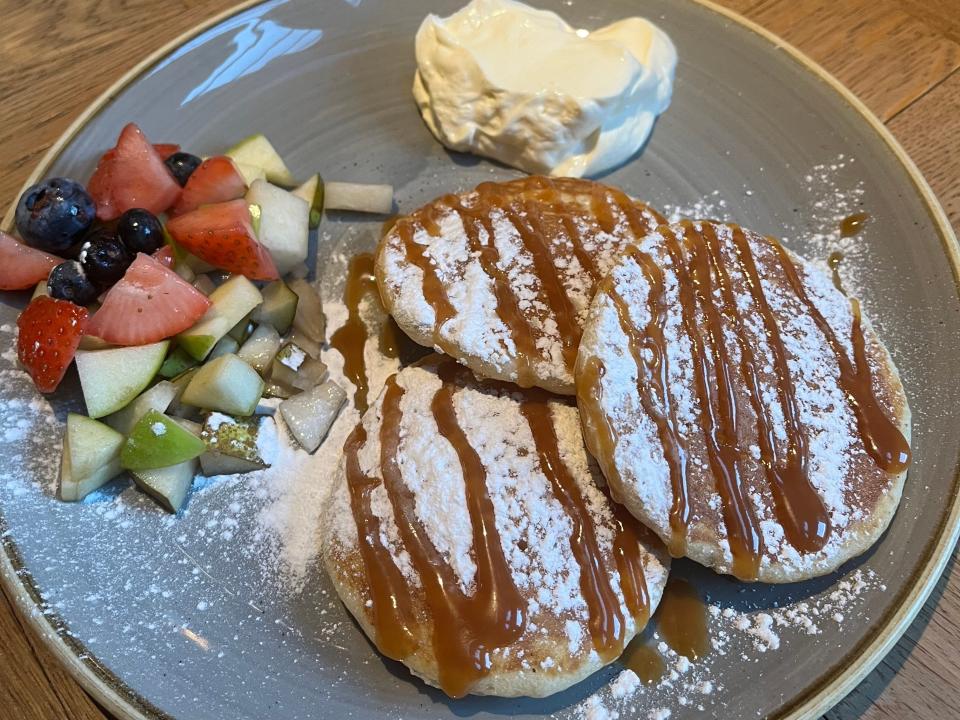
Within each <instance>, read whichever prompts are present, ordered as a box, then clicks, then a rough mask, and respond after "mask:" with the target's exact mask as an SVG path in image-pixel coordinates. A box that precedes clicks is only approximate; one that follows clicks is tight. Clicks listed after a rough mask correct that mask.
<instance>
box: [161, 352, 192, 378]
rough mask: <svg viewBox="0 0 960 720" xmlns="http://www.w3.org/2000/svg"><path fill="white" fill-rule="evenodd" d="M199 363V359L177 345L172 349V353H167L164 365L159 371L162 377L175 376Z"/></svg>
mask: <svg viewBox="0 0 960 720" xmlns="http://www.w3.org/2000/svg"><path fill="white" fill-rule="evenodd" d="M196 364H197V360H196V359H195V358H193V357H191V356H190V354H189V353H187V351H186V350H184V349H183V348H182V347H175V348H174V349H173V350H171V351H170V354H169V355H167V358H166V360H164V361H163V365H161V366H160V370H159V371H158V372H157V375H159V376H160V377H162V378H167V379H168V380H169V379H170V378H175V377H177V375H180V374H182V373H184V372H185V371H187V370H189V369H190V368H192V367H194V366H195V365H196Z"/></svg>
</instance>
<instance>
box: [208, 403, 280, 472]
mask: <svg viewBox="0 0 960 720" xmlns="http://www.w3.org/2000/svg"><path fill="white" fill-rule="evenodd" d="M260 422H261V420H260V418H234V417H230V416H229V415H222V414H220V413H210V414H209V415H208V416H207V418H206V420H205V421H204V424H203V430H202V431H201V434H200V437H201V438H203V441H204V442H205V443H206V444H207V451H206V452H205V453H204V454H203V455H201V456H200V467H201V468H202V469H203V474H204V475H207V476H210V475H232V474H234V473H245V472H252V471H253V470H262V469H263V468H265V467H268V463H267V462H265V461H264V459H263V457H262V456H261V455H260V450H259V448H258V446H257V441H258V439H259V437H260V428H261V425H260Z"/></svg>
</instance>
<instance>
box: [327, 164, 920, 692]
mask: <svg viewBox="0 0 960 720" xmlns="http://www.w3.org/2000/svg"><path fill="white" fill-rule="evenodd" d="M377 281H378V285H379V289H380V294H381V297H382V299H383V301H384V304H385V306H386V308H387V310H388V311H389V312H390V313H391V315H392V316H393V317H394V318H395V320H396V321H397V323H398V324H399V326H400V327H401V328H402V329H403V330H404V331H405V332H406V333H407V334H408V335H410V337H411V338H413V339H414V340H416V341H417V342H419V343H421V344H423V345H426V346H428V347H433V348H434V349H435V350H437V351H438V353H442V354H441V355H434V356H431V357H429V358H427V359H425V360H423V361H421V362H420V363H417V364H415V365H412V366H409V367H407V368H405V369H403V370H401V371H400V372H399V373H397V375H395V376H394V377H392V378H391V379H390V380H389V381H388V382H387V385H386V387H385V389H384V391H383V392H382V393H381V395H380V397H379V398H378V399H377V400H376V401H375V402H374V403H373V404H372V405H371V407H370V409H369V410H368V411H367V413H366V414H365V415H364V417H363V419H362V421H361V423H360V424H359V425H358V426H357V428H356V429H355V430H354V432H353V434H352V435H351V436H350V439H349V440H348V442H347V444H346V447H345V448H344V459H343V462H342V464H341V467H340V471H339V473H338V478H337V481H336V483H335V484H334V486H333V489H332V490H331V494H330V496H329V498H328V501H327V506H326V520H327V522H326V523H325V528H324V537H323V557H324V560H325V563H326V566H327V569H328V571H329V573H330V575H331V577H332V578H333V581H334V584H335V586H336V587H337V590H338V592H339V593H340V596H341V598H342V599H343V601H344V603H345V604H346V606H347V607H348V608H349V609H350V611H351V612H352V613H353V615H354V616H355V617H356V618H357V620H358V621H359V623H360V624H361V626H362V627H363V628H364V630H365V631H366V632H367V633H368V635H369V636H370V637H371V638H372V639H373V640H374V642H375V643H376V644H377V647H378V648H379V649H380V650H381V651H382V652H383V653H384V654H386V655H388V656H389V657H392V658H395V659H398V660H401V661H403V662H404V663H405V664H407V666H408V667H409V668H410V669H411V670H412V671H413V672H414V673H415V674H417V675H418V676H420V677H422V678H423V679H424V680H426V681H427V682H428V683H431V684H433V685H437V686H438V687H440V688H442V689H443V690H444V691H445V692H447V693H448V694H449V695H451V696H454V697H456V696H460V695H463V694H466V693H477V694H491V695H503V696H516V695H529V696H543V695H547V694H550V693H553V692H557V691H559V690H561V689H563V688H565V687H568V686H569V685H571V684H573V683H575V682H577V681H578V680H580V679H582V678H583V677H585V676H586V675H588V674H589V673H591V672H593V671H595V670H596V669H598V668H599V667H601V666H602V665H604V664H606V663H609V662H611V661H613V660H614V659H616V657H618V655H619V654H620V652H621V651H622V650H623V648H624V647H625V645H626V644H627V643H628V642H629V641H630V639H631V638H632V637H633V636H634V635H636V634H637V633H638V632H640V631H641V630H642V629H643V626H644V625H645V624H646V622H647V620H648V619H649V617H650V615H651V614H652V612H653V611H654V609H655V607H656V605H657V603H658V601H659V598H660V596H661V593H662V591H663V587H664V584H665V582H666V578H667V573H668V568H669V557H670V556H671V555H672V556H674V557H681V556H686V557H690V558H692V559H693V560H696V561H697V562H700V563H702V564H704V565H706V566H708V567H711V568H713V569H715V570H716V571H717V572H721V573H729V574H733V575H735V576H737V577H738V578H740V579H743V580H756V581H761V582H793V581H797V580H803V579H806V578H810V577H814V576H817V575H821V574H824V573H827V572H830V571H832V570H834V569H835V568H837V567H838V566H839V565H840V564H841V563H843V562H844V561H845V560H847V559H849V558H851V557H853V556H855V555H857V554H859V553H861V552H863V551H864V550H866V549H867V548H868V547H869V546H870V545H872V544H873V543H874V542H875V541H876V540H877V538H878V537H879V536H880V534H882V532H883V531H884V529H885V528H886V526H887V525H888V524H889V522H890V519H891V518H892V516H893V513H894V512H895V510H896V506H897V504H898V502H899V498H900V493H901V490H902V486H903V481H904V478H905V475H906V467H907V465H908V463H909V460H910V448H909V409H908V406H907V402H906V398H905V395H904V392H903V388H902V386H901V384H900V381H899V376H898V374H897V371H896V368H895V367H894V366H893V363H892V361H891V359H890V356H889V354H888V353H887V351H886V349H885V347H884V346H883V344H882V343H881V341H880V340H879V338H878V337H877V336H876V334H875V332H874V331H873V329H872V326H871V324H870V322H869V321H868V319H867V318H866V317H865V316H863V315H862V313H861V312H860V308H859V303H858V302H857V301H856V300H851V299H849V298H847V297H846V296H845V295H844V294H843V293H841V292H840V291H839V290H837V289H836V288H835V287H834V286H833V285H832V284H831V281H830V278H829V277H828V276H826V275H825V274H824V273H822V272H820V271H819V270H818V269H816V268H814V267H813V266H811V265H810V264H809V263H807V262H806V261H805V260H803V259H802V258H799V257H798V256H796V255H794V254H793V253H791V252H790V251H788V250H787V249H785V248H783V247H782V246H781V245H780V244H779V243H777V242H776V241H775V240H773V239H771V238H767V237H764V236H762V235H759V234H757V233H754V232H751V231H749V230H746V229H743V228H740V227H738V226H734V225H725V224H720V223H716V222H712V221H686V220H685V221H683V222H680V223H677V224H673V225H668V224H665V221H664V220H663V218H662V217H661V216H660V215H659V214H658V213H657V212H656V211H655V210H653V209H652V208H650V207H649V206H647V205H645V204H643V203H641V202H639V201H637V200H634V199H632V198H630V197H628V196H627V195H626V194H624V193H623V192H621V191H619V190H616V189H614V188H610V187H606V186H604V185H600V184H598V183H594V182H590V181H586V180H572V179H548V178H542V177H531V178H524V179H521V180H516V181H512V182H507V183H485V184H483V185H481V186H479V187H478V188H477V189H476V190H474V191H472V192H469V193H465V194H461V195H448V196H444V197H441V198H439V199H437V200H435V201H434V202H432V203H430V204H428V205H426V206H425V207H423V208H421V209H420V210H418V211H416V212H414V213H412V214H411V215H408V216H405V217H402V218H400V219H399V220H398V221H397V222H396V223H395V224H394V225H393V226H392V228H391V229H390V230H389V232H388V233H387V234H386V236H385V237H384V238H383V240H382V242H381V244H380V248H379V251H378V255H377ZM574 400H575V402H574ZM666 548H669V552H668V551H667V550H666Z"/></svg>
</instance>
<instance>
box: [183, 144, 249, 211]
mask: <svg viewBox="0 0 960 720" xmlns="http://www.w3.org/2000/svg"><path fill="white" fill-rule="evenodd" d="M246 192H247V183H246V182H245V181H244V179H243V175H241V174H240V171H239V170H238V169H237V165H236V163H234V162H233V160H231V159H230V158H228V157H227V156H226V155H217V156H216V157H212V158H207V159H206V160H204V161H203V162H202V163H200V166H199V167H198V168H197V169H196V170H194V171H193V174H191V175H190V179H189V180H187V184H186V185H184V187H183V192H182V193H181V194H180V199H179V200H178V201H177V204H176V205H175V206H174V207H173V210H172V211H171V214H172V215H183V214H184V213H188V212H190V211H191V210H196V209H197V208H198V207H200V206H201V205H213V204H214V203H221V202H226V201H227V200H236V199H237V198H242V197H243V196H244V195H245V194H246Z"/></svg>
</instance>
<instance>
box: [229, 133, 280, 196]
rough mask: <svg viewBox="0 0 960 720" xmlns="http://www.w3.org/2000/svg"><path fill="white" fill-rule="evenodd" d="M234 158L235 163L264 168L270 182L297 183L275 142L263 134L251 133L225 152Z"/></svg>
mask: <svg viewBox="0 0 960 720" xmlns="http://www.w3.org/2000/svg"><path fill="white" fill-rule="evenodd" d="M225 155H227V156H228V157H230V158H232V159H233V161H234V162H235V163H238V164H242V165H253V166H254V167H258V168H263V170H264V173H265V174H266V176H267V180H269V181H270V182H275V183H279V184H280V185H286V186H292V185H295V184H296V182H297V181H296V180H295V179H294V177H293V173H292V172H290V170H289V168H287V165H286V163H284V162H283V158H282V157H280V153H278V152H277V151H276V149H275V148H274V147H273V144H272V143H271V142H270V141H269V140H267V138H266V137H265V136H264V135H262V134H259V133H258V134H257V135H251V136H250V137H248V138H245V139H244V140H241V141H240V142H239V143H237V144H236V145H234V146H233V147H232V148H230V149H229V150H227V152H226V153H225Z"/></svg>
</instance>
